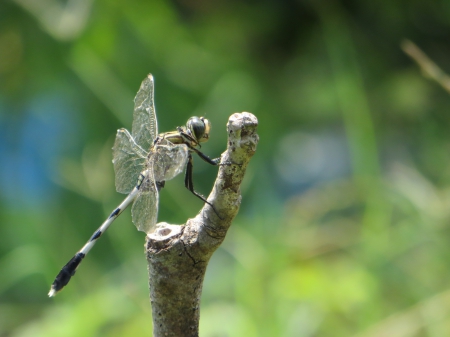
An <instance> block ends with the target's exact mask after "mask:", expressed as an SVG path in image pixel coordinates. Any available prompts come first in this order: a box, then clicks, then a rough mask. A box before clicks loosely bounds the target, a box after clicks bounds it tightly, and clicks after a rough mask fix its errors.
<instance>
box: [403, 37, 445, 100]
mask: <svg viewBox="0 0 450 337" xmlns="http://www.w3.org/2000/svg"><path fill="white" fill-rule="evenodd" d="M401 47H402V49H403V51H404V52H405V53H406V54H407V55H408V56H409V57H411V58H412V59H413V60H414V61H416V62H417V64H418V65H419V66H420V68H421V69H422V72H423V74H424V76H426V77H429V78H431V79H432V80H434V81H436V82H437V83H439V84H440V85H441V86H442V87H443V88H444V89H445V90H446V91H447V92H448V93H450V77H449V76H448V75H447V74H446V73H445V72H443V71H442V70H441V68H439V67H438V66H437V65H436V63H434V62H433V61H432V60H431V59H430V58H429V57H428V56H427V55H426V54H425V53H424V52H423V51H422V50H421V49H420V48H419V47H417V45H415V44H414V43H413V42H411V41H409V40H404V41H403V42H402V44H401Z"/></svg>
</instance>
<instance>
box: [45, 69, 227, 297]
mask: <svg viewBox="0 0 450 337" xmlns="http://www.w3.org/2000/svg"><path fill="white" fill-rule="evenodd" d="M210 131H211V123H210V122H209V121H208V119H206V118H204V117H195V116H194V117H191V118H189V119H188V121H187V123H186V125H185V126H184V127H177V128H176V130H174V131H170V132H166V133H161V134H158V123H157V119H156V111H155V105H154V80H153V76H152V75H151V74H149V75H148V76H147V77H146V78H145V79H144V80H143V81H142V84H141V86H140V88H139V90H138V92H137V94H136V97H135V98H134V113H133V124H132V129H131V134H130V132H129V131H128V130H126V129H124V128H122V129H119V130H117V135H116V140H115V142H114V146H113V165H114V172H115V185H116V190H117V192H119V193H124V194H128V196H127V197H126V198H125V199H124V200H123V201H122V203H121V204H120V205H119V206H117V207H116V208H115V209H114V210H113V211H112V212H111V214H110V215H109V216H108V218H107V219H106V220H105V221H104V222H103V224H102V225H101V226H100V227H99V228H98V229H97V230H96V231H95V232H94V233H93V234H92V236H91V237H90V239H89V240H88V241H87V242H86V244H85V245H84V246H83V247H82V248H81V249H80V250H79V251H78V252H77V253H76V254H75V255H74V256H73V257H72V258H71V259H70V260H69V262H67V264H66V265H64V267H63V268H62V269H61V271H60V272H59V273H58V275H57V276H56V278H55V280H54V282H53V283H52V285H51V288H50V291H49V293H48V296H49V297H53V296H55V295H56V293H58V292H59V291H61V290H62V289H63V288H64V287H65V286H66V285H67V284H68V283H69V281H70V279H71V277H72V276H74V275H75V272H76V270H77V268H78V266H79V265H80V263H81V261H82V260H83V259H84V258H85V256H86V254H87V253H88V252H89V251H90V250H91V249H92V247H94V245H95V243H96V242H97V241H98V239H99V238H100V237H101V236H102V235H103V233H104V232H105V231H106V230H107V229H108V228H109V226H110V225H111V224H112V223H113V221H114V220H115V219H117V217H118V216H119V215H120V214H121V213H122V212H123V211H124V210H125V209H126V208H127V207H128V206H129V205H130V204H133V206H132V208H131V216H132V221H133V223H134V225H135V226H136V227H137V229H138V230H139V231H143V232H145V233H147V234H151V233H152V232H154V230H155V227H156V223H157V215H158V204H159V191H160V190H161V188H163V187H164V184H165V181H167V180H170V179H172V178H174V177H175V176H177V175H178V174H180V173H181V172H182V171H183V170H185V179H184V183H185V186H186V188H187V189H188V190H189V191H191V192H192V193H193V194H194V195H195V196H196V197H198V198H199V199H201V200H202V201H203V202H205V203H206V204H208V205H209V206H211V207H212V209H213V210H214V212H215V213H216V214H217V216H218V217H219V218H220V216H219V214H218V212H217V211H216V209H215V208H214V206H213V205H212V204H211V203H210V202H209V201H208V200H206V198H205V197H204V196H203V195H201V194H200V193H198V192H197V191H195V189H194V184H193V179H192V172H193V159H192V154H193V153H196V154H197V155H198V156H199V157H200V158H201V159H203V160H204V161H205V162H207V163H209V164H211V165H220V157H219V158H215V159H211V158H210V157H208V156H207V155H205V154H204V153H203V152H201V151H200V150H199V149H198V148H201V143H204V142H206V141H208V139H209V134H210Z"/></svg>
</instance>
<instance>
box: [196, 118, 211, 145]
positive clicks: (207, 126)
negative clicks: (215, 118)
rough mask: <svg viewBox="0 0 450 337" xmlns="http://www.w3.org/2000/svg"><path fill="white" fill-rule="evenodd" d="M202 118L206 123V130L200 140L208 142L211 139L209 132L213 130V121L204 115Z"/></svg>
mask: <svg viewBox="0 0 450 337" xmlns="http://www.w3.org/2000/svg"><path fill="white" fill-rule="evenodd" d="M200 119H201V120H202V121H203V123H204V124H205V131H204V133H203V137H202V138H201V139H199V141H200V142H206V141H207V140H208V139H209V133H210V132H211V123H210V122H209V120H207V119H206V118H204V117H200Z"/></svg>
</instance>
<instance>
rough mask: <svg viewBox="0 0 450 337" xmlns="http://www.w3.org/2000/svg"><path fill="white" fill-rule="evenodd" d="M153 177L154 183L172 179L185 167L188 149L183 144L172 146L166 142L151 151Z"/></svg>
mask: <svg viewBox="0 0 450 337" xmlns="http://www.w3.org/2000/svg"><path fill="white" fill-rule="evenodd" d="M151 152H152V154H151V162H152V169H153V176H154V178H155V180H156V181H166V180H170V179H173V178H174V177H175V176H177V175H178V174H180V173H181V172H182V171H183V170H184V168H185V167H186V163H187V160H188V148H187V146H186V145H184V144H179V145H174V144H172V143H170V142H168V141H164V143H162V144H157V145H155V146H154V147H153V148H152V149H151Z"/></svg>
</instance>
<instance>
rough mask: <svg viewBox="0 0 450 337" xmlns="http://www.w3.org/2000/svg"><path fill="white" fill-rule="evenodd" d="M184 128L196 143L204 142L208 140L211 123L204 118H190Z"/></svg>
mask: <svg viewBox="0 0 450 337" xmlns="http://www.w3.org/2000/svg"><path fill="white" fill-rule="evenodd" d="M186 128H187V130H188V131H189V133H190V134H191V136H192V137H194V138H195V140H196V141H197V142H198V143H203V142H206V141H207V140H208V139H209V132H210V130H211V123H210V122H209V120H207V119H206V118H204V117H191V118H189V119H188V121H187V123H186Z"/></svg>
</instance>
